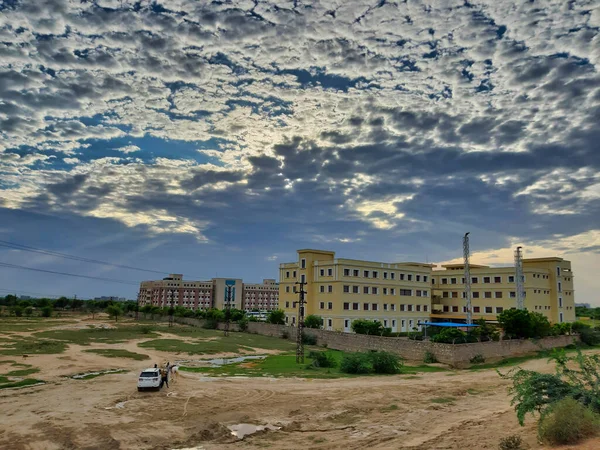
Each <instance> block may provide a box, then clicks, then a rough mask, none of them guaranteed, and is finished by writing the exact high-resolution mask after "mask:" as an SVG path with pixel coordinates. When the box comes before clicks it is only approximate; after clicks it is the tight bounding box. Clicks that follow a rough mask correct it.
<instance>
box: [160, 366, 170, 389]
mask: <svg viewBox="0 0 600 450" xmlns="http://www.w3.org/2000/svg"><path fill="white" fill-rule="evenodd" d="M163 384H166V385H167V388H168V387H169V377H168V375H167V371H166V370H165V369H160V388H161V389H162V387H163Z"/></svg>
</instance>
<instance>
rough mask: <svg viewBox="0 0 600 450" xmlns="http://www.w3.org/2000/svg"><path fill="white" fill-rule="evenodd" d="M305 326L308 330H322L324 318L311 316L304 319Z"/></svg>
mask: <svg viewBox="0 0 600 450" xmlns="http://www.w3.org/2000/svg"><path fill="white" fill-rule="evenodd" d="M304 326H305V327H306V328H321V327H322V326H323V318H322V317H321V316H316V315H314V314H310V315H308V316H306V318H305V319H304Z"/></svg>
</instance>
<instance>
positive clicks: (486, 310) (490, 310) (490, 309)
mask: <svg viewBox="0 0 600 450" xmlns="http://www.w3.org/2000/svg"><path fill="white" fill-rule="evenodd" d="M485 313H486V314H492V307H491V306H486V307H485Z"/></svg>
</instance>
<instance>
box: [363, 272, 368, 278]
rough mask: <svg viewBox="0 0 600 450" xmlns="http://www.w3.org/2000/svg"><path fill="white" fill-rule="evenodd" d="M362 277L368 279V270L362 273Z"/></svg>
mask: <svg viewBox="0 0 600 450" xmlns="http://www.w3.org/2000/svg"><path fill="white" fill-rule="evenodd" d="M363 276H364V277H365V278H369V271H368V270H365V271H364V272H363Z"/></svg>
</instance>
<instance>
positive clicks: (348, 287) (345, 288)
mask: <svg viewBox="0 0 600 450" xmlns="http://www.w3.org/2000/svg"><path fill="white" fill-rule="evenodd" d="M344 292H345V293H346V294H347V293H348V292H350V286H348V285H347V284H346V285H344Z"/></svg>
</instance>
